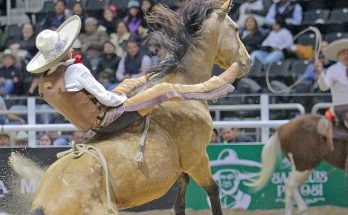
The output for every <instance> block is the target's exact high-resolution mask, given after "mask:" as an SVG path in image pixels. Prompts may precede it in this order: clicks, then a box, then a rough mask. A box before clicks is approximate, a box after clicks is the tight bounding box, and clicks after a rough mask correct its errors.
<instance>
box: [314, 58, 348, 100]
mask: <svg viewBox="0 0 348 215" xmlns="http://www.w3.org/2000/svg"><path fill="white" fill-rule="evenodd" d="M346 68H347V67H346V66H344V65H343V64H342V63H340V62H337V63H335V64H334V65H332V66H330V67H329V68H328V69H327V71H326V72H325V73H324V72H322V73H321V75H319V77H318V85H319V88H320V90H322V91H327V90H329V89H331V96H332V103H333V104H334V105H343V104H348V96H347V95H348V77H347V74H346Z"/></svg>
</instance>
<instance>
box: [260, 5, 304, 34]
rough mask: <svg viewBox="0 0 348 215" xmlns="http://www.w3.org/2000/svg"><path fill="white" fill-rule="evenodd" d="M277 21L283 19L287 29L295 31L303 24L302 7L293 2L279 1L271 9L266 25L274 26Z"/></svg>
mask: <svg viewBox="0 0 348 215" xmlns="http://www.w3.org/2000/svg"><path fill="white" fill-rule="evenodd" d="M276 19H282V20H283V21H284V23H285V25H286V27H287V28H291V29H294V27H295V26H299V25H301V23H302V7H301V6H300V5H299V4H298V3H296V2H292V1H291V0H279V1H278V2H276V3H273V4H272V6H271V7H270V8H269V10H268V13H267V15H266V17H265V19H264V23H265V24H266V25H273V24H274V23H275V22H276Z"/></svg>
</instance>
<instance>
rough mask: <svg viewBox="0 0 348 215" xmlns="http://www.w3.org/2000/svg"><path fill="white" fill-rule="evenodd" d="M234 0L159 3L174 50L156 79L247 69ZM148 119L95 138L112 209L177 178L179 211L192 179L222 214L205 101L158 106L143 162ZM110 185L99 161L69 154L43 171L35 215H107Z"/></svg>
mask: <svg viewBox="0 0 348 215" xmlns="http://www.w3.org/2000/svg"><path fill="white" fill-rule="evenodd" d="M230 5H231V2H230V1H227V2H226V3H225V4H224V5H221V3H220V1H219V0H192V1H188V3H187V4H186V6H185V8H184V13H183V17H179V16H178V15H176V14H175V13H174V12H173V11H171V10H170V9H167V8H165V7H162V6H158V7H156V8H155V9H154V13H153V15H152V16H151V19H150V21H152V22H155V26H157V27H158V29H159V31H158V32H157V33H158V34H157V35H160V37H158V40H157V42H160V43H162V44H161V45H162V46H163V47H165V48H167V51H168V52H169V54H167V59H166V60H165V61H164V63H163V64H162V65H161V66H160V67H159V71H160V74H158V75H157V76H156V77H157V78H154V79H152V80H151V81H150V82H154V81H153V80H155V81H159V82H169V83H182V84H195V83H200V82H203V81H206V80H208V79H209V78H210V76H211V71H212V68H213V65H214V64H218V65H220V66H221V67H222V68H225V69H226V68H228V67H230V65H232V64H233V63H235V62H236V63H238V65H239V66H238V67H237V68H239V69H238V71H237V72H238V74H236V76H237V75H238V76H239V77H241V76H243V75H244V74H245V73H246V72H248V70H249V66H250V57H249V55H248V53H247V51H246V49H245V47H244V45H243V44H242V42H241V41H240V39H239V35H238V26H237V24H236V23H235V22H233V21H232V20H231V19H230V18H229V17H228V15H227V13H228V10H229V8H230ZM163 37H164V38H165V39H163ZM173 65H175V66H174V67H173ZM163 74H164V75H163ZM150 84H153V83H150ZM144 121H145V120H139V121H137V122H136V123H135V124H134V125H133V126H131V127H128V128H125V129H123V130H122V131H120V132H117V133H116V134H112V135H99V136H98V137H96V138H94V140H93V141H92V142H94V143H95V144H94V146H95V147H96V148H98V149H99V150H100V151H101V152H102V154H103V155H104V157H105V159H106V161H107V163H108V167H109V170H110V171H109V172H110V180H111V187H112V189H111V194H112V196H111V197H112V207H113V208H118V209H123V208H129V207H134V206H137V205H141V204H144V203H146V202H149V201H151V200H154V199H156V198H159V197H161V196H162V195H164V194H165V193H166V192H167V191H168V190H169V188H170V187H171V186H172V185H173V184H174V183H175V181H176V180H177V179H178V181H179V183H180V186H179V187H180V188H179V193H178V196H177V201H176V203H175V206H174V208H175V213H176V214H185V193H186V188H187V184H188V182H189V176H191V177H192V178H193V179H194V180H195V181H196V182H197V183H198V184H199V185H200V186H202V187H203V188H204V189H205V190H206V191H207V193H208V196H209V198H210V201H211V205H212V211H213V214H214V215H218V214H222V211H221V206H220V201H219V189H218V186H217V185H216V183H215V182H214V180H213V178H212V175H211V172H210V166H209V159H208V155H207V153H206V146H207V145H208V143H209V139H210V137H211V132H212V119H211V117H210V114H209V111H208V106H207V102H205V101H171V102H165V103H163V104H161V105H158V106H157V107H156V109H154V111H153V112H152V114H151V121H150V127H149V130H148V135H147V138H146V142H145V151H144V161H143V163H142V165H141V166H140V167H139V166H138V164H137V162H136V161H135V159H134V158H135V156H136V154H137V152H138V145H139V141H140V138H141V134H142V131H143V128H144ZM92 153H93V152H92ZM107 187H108V186H107V185H105V176H104V174H103V171H102V168H101V165H100V164H99V162H98V161H97V160H96V159H95V158H93V157H92V156H90V155H88V154H85V155H83V156H81V157H80V158H79V159H73V158H72V155H71V154H70V155H67V156H65V157H63V158H61V159H59V160H58V161H56V162H55V163H54V164H52V165H51V166H50V167H49V168H48V170H47V171H46V173H45V174H44V176H43V179H42V181H41V183H40V186H39V189H38V191H37V193H36V196H35V199H34V201H33V204H32V211H31V214H34V215H60V214H64V215H65V214H93V215H95V214H107V213H108V210H107V208H106V204H107V198H106V195H105V193H106V191H105V190H106V188H107ZM116 213H117V212H116Z"/></svg>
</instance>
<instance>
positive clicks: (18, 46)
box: [10, 23, 38, 61]
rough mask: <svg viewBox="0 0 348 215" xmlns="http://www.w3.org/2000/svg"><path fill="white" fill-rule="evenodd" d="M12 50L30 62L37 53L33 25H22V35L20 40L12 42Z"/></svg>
mask: <svg viewBox="0 0 348 215" xmlns="http://www.w3.org/2000/svg"><path fill="white" fill-rule="evenodd" d="M10 49H11V51H12V52H13V53H18V55H19V56H21V57H22V58H25V59H26V60H28V61H30V60H31V59H32V58H33V57H34V56H35V54H36V53H37V51H38V50H37V48H36V46H35V28H34V25H33V24H31V23H26V24H23V25H22V34H21V37H20V38H19V40H17V41H12V44H11V45H10Z"/></svg>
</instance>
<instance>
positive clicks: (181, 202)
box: [174, 173, 190, 215]
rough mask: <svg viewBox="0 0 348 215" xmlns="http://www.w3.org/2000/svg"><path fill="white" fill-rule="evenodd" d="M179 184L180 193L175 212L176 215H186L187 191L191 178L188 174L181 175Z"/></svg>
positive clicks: (177, 197)
mask: <svg viewBox="0 0 348 215" xmlns="http://www.w3.org/2000/svg"><path fill="white" fill-rule="evenodd" d="M177 182H178V184H179V191H178V195H177V196H176V200H175V204H174V211H175V214H176V215H185V208H186V204H185V203H186V191H187V186H188V184H189V182H190V176H189V175H188V174H187V173H181V175H180V176H179V178H178V180H177Z"/></svg>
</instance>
